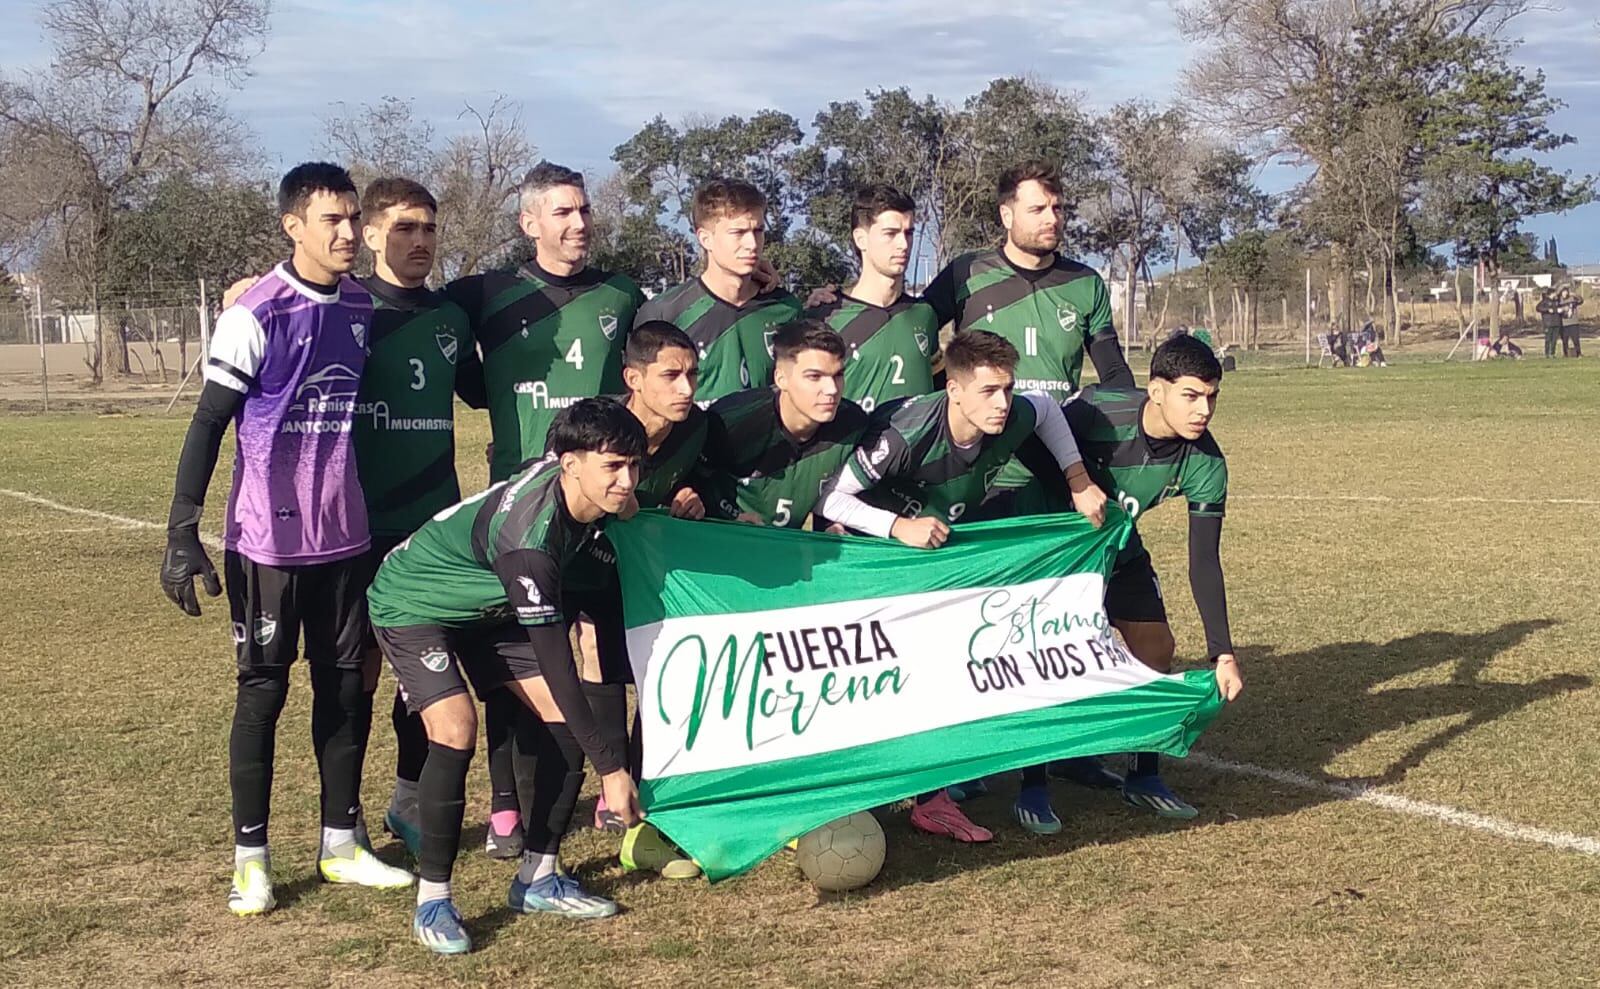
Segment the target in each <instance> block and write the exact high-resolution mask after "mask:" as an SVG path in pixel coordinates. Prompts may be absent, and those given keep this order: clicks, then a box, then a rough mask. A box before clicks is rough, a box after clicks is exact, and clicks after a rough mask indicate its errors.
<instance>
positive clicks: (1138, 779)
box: [1122, 774, 1200, 821]
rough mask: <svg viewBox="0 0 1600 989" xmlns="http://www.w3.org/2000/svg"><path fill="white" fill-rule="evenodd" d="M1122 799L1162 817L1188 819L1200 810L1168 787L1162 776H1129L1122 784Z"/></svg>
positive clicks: (1192, 817) (1198, 813)
mask: <svg viewBox="0 0 1600 989" xmlns="http://www.w3.org/2000/svg"><path fill="white" fill-rule="evenodd" d="M1122 799H1123V800H1125V801H1127V802H1128V803H1129V804H1131V805H1132V806H1134V807H1138V808H1140V809H1142V810H1148V811H1154V812H1155V813H1156V814H1157V815H1159V816H1161V817H1167V818H1171V819H1173V820H1176V821H1188V820H1192V819H1194V818H1196V817H1198V816H1200V812H1199V811H1198V810H1195V809H1194V808H1193V807H1191V806H1189V805H1188V804H1186V803H1184V802H1183V798H1181V797H1179V796H1178V795H1177V794H1176V793H1173V792H1172V791H1171V790H1169V789H1167V784H1165V783H1163V782H1162V781H1161V777H1159V776H1156V775H1153V774H1152V775H1149V776H1129V777H1128V778H1127V780H1125V781H1124V782H1123V784H1122Z"/></svg>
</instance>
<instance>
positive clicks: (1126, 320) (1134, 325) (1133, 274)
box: [1122, 260, 1147, 350]
mask: <svg viewBox="0 0 1600 989" xmlns="http://www.w3.org/2000/svg"><path fill="white" fill-rule="evenodd" d="M1122 285H1123V296H1122V322H1123V325H1125V326H1126V327H1127V328H1128V349H1129V350H1132V349H1133V345H1134V343H1136V342H1137V343H1138V344H1139V347H1140V349H1141V350H1143V349H1147V348H1145V346H1144V337H1143V336H1142V335H1141V334H1140V333H1139V312H1138V309H1137V307H1136V306H1135V305H1134V301H1135V299H1136V298H1137V296H1138V294H1139V272H1138V269H1137V268H1136V267H1135V266H1134V264H1133V262H1132V261H1131V260H1130V261H1129V263H1128V271H1127V273H1126V274H1125V275H1123V277H1122Z"/></svg>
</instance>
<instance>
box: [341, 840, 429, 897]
mask: <svg viewBox="0 0 1600 989" xmlns="http://www.w3.org/2000/svg"><path fill="white" fill-rule="evenodd" d="M317 868H318V869H319V870H320V871H321V872H322V878H323V879H324V880H326V881H327V882H330V883H351V884H354V885H356V886H371V887H373V888H374V889H404V888H405V887H407V886H410V885H411V884H412V883H414V882H416V877H415V876H413V875H412V874H411V873H410V872H408V871H407V870H405V869H398V868H395V867H394V866H392V865H389V864H388V863H386V862H384V861H383V860H382V859H380V858H378V856H376V855H374V854H372V853H371V852H369V851H367V850H366V849H365V848H362V847H361V846H360V845H357V846H356V848H355V852H354V853H353V854H351V855H349V856H344V855H329V856H327V857H325V858H323V859H321V860H320V861H318V863H317Z"/></svg>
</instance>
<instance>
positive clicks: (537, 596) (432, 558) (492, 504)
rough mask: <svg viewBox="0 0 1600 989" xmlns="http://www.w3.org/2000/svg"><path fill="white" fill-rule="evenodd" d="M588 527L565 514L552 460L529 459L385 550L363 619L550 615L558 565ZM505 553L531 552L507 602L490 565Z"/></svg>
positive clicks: (556, 609)
mask: <svg viewBox="0 0 1600 989" xmlns="http://www.w3.org/2000/svg"><path fill="white" fill-rule="evenodd" d="M594 529H595V525H594V524H585V523H582V522H579V521H577V520H576V519H574V518H573V517H572V513H571V512H570V511H568V509H567V500H566V497H565V496H564V495H563V493H562V490H561V465H560V464H558V463H556V462H555V461H553V460H547V461H541V462H539V463H536V464H533V465H531V466H530V467H529V468H528V469H527V470H525V471H523V472H522V473H520V474H518V475H516V476H515V477H513V478H512V479H511V480H509V481H500V482H498V483H496V484H494V485H491V486H490V487H489V488H487V489H485V490H484V491H482V492H480V493H478V494H476V495H473V496H472V497H471V498H468V499H466V500H465V501H461V502H458V503H456V504H455V505H452V506H451V507H449V508H447V509H445V510H444V511H442V512H440V513H439V514H438V515H435V516H434V517H433V518H432V519H430V520H429V521H428V522H426V523H425V524H424V525H423V526H422V528H420V529H418V530H417V531H416V532H415V533H413V534H412V535H411V537H410V538H409V539H407V540H406V541H405V542H403V543H401V544H400V545H399V546H397V547H396V548H395V549H394V551H393V552H391V553H390V554H389V555H388V556H386V557H385V558H384V560H383V564H382V565H381V566H380V567H379V568H378V574H377V576H376V577H375V578H373V581H372V587H371V589H370V590H368V591H367V603H368V606H369V608H370V611H371V616H372V624H374V625H377V626H379V627H380V628H399V627H404V626H407V625H442V626H445V627H447V628H460V627H465V626H472V625H482V624H501V623H505V622H511V621H515V622H518V623H520V624H523V625H548V624H551V623H553V622H559V621H561V620H562V613H561V584H562V580H561V572H562V571H563V570H564V569H566V567H567V566H568V565H569V564H570V563H571V562H572V559H573V557H574V555H575V554H576V553H577V552H578V550H579V548H580V546H581V544H582V543H583V541H584V540H585V539H586V538H588V537H589V534H590V533H591V532H592V531H594ZM512 554H521V555H523V556H528V555H530V554H531V555H532V557H533V560H532V561H529V562H527V563H524V564H523V565H522V566H521V567H520V568H519V569H521V570H522V571H524V572H525V573H526V574H527V575H526V576H519V577H517V578H516V580H517V582H518V583H519V584H520V585H521V586H520V587H518V588H517V589H516V590H517V591H518V593H517V600H516V601H512V600H511V598H510V597H508V595H507V583H508V582H509V581H502V578H501V576H500V575H499V573H498V572H497V571H496V569H495V563H496V561H498V560H500V559H501V558H502V557H506V556H509V555H512Z"/></svg>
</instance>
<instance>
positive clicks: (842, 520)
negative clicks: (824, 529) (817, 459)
mask: <svg viewBox="0 0 1600 989" xmlns="http://www.w3.org/2000/svg"><path fill="white" fill-rule="evenodd" d="M909 464H910V450H909V448H908V446H907V444H906V442H905V438H904V437H903V436H901V435H900V433H899V432H898V431H896V430H894V429H893V428H891V427H890V426H889V425H888V424H887V423H886V424H884V425H883V426H882V427H880V428H879V429H877V430H874V431H873V432H871V433H868V434H867V435H866V436H865V437H863V438H862V440H861V445H860V446H858V447H856V450H855V452H854V453H852V454H851V455H850V459H848V460H846V461H845V462H844V463H843V464H842V465H840V467H839V469H838V471H836V472H835V473H834V475H833V476H832V477H830V478H829V479H828V480H827V481H825V482H823V485H822V497H821V498H820V499H819V500H818V502H817V507H816V513H817V514H818V515H821V516H822V517H824V518H826V519H827V520H828V521H829V522H833V523H836V524H839V525H842V526H844V527H845V528H847V529H853V530H855V531H856V532H863V533H866V534H867V535H869V536H878V537H880V538H885V539H890V538H892V539H898V540H900V541H901V542H902V543H905V544H906V545H907V546H911V547H914V548H916V549H937V548H939V547H940V546H943V545H944V543H945V540H946V539H948V538H950V526H949V525H947V524H945V521H944V520H943V519H939V518H934V517H932V516H929V517H927V518H920V519H906V518H901V517H900V516H898V515H896V514H895V513H894V512H891V511H889V510H888V509H884V508H878V507H876V506H873V505H869V504H867V503H866V502H865V501H863V500H862V498H861V496H862V495H863V494H865V493H866V492H868V491H870V490H872V489H873V488H874V487H877V486H878V485H879V484H882V483H883V482H885V481H887V480H889V479H890V478H893V477H898V476H900V475H901V474H903V473H905V472H906V471H907V470H908V469H909Z"/></svg>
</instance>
